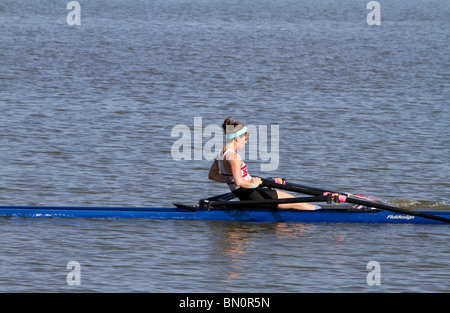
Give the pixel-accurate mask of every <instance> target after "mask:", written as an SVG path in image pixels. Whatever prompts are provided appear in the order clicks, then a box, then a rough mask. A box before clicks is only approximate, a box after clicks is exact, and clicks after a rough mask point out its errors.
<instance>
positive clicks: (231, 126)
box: [208, 117, 320, 210]
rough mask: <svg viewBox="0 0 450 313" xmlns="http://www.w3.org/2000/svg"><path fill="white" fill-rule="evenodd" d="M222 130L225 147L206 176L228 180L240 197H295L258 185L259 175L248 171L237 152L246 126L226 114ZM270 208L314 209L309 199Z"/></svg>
mask: <svg viewBox="0 0 450 313" xmlns="http://www.w3.org/2000/svg"><path fill="white" fill-rule="evenodd" d="M222 127H223V130H224V132H225V136H226V138H227V140H226V145H225V147H224V148H223V149H222V150H221V151H220V152H219V154H218V155H217V157H216V159H215V160H214V163H213V164H212V166H211V169H210V170H209V175H208V177H209V179H212V180H215V181H218V182H221V183H227V184H228V187H229V188H230V190H231V191H232V192H233V194H234V195H235V196H237V197H238V198H239V199H240V200H263V199H284V198H294V196H293V195H291V194H288V193H286V192H283V191H279V190H275V189H269V188H262V187H260V186H259V185H260V182H261V179H260V178H259V177H252V176H250V174H249V173H248V169H247V165H246V164H245V163H244V161H243V160H242V158H241V156H240V155H239V154H238V153H237V152H236V151H237V150H242V149H244V146H245V144H246V143H247V138H248V131H247V127H245V125H244V124H243V123H241V122H234V121H232V120H231V117H227V118H226V119H225V121H224V122H223V125H222ZM270 207H271V208H278V209H297V210H316V209H317V208H320V207H316V206H315V205H312V204H309V203H286V204H275V205H271V206H270Z"/></svg>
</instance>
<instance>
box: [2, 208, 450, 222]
mask: <svg viewBox="0 0 450 313" xmlns="http://www.w3.org/2000/svg"><path fill="white" fill-rule="evenodd" d="M420 212H423V213H428V214H433V215H438V216H442V217H446V218H450V211H420ZM0 216H3V217H72V218H102V219H105V218H116V219H123V218H144V219H151V220H215V221H240V222H302V223H393V224H446V223H444V222H440V221H434V220H430V219H426V218H421V217H417V216H411V215H404V214H397V213H391V212H388V211H382V210H373V209H367V210H357V209H351V208H335V207H328V206H325V207H323V208H322V209H321V210H316V211H298V210H264V209H236V210H235V209H211V210H208V209H194V207H192V209H188V207H187V209H183V208H153V207H152V208H132V207H30V206H0ZM447 225H448V224H447Z"/></svg>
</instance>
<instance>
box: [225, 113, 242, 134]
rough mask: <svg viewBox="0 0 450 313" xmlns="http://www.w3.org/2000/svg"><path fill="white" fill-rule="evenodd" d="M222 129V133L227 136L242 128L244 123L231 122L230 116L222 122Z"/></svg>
mask: <svg viewBox="0 0 450 313" xmlns="http://www.w3.org/2000/svg"><path fill="white" fill-rule="evenodd" d="M222 128H223V131H224V132H225V135H229V134H232V133H235V132H237V131H239V130H241V129H242V128H244V123H242V122H239V121H233V120H232V119H231V116H228V117H227V118H226V119H225V121H223V124H222Z"/></svg>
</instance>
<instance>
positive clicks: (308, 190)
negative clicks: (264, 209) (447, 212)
mask: <svg viewBox="0 0 450 313" xmlns="http://www.w3.org/2000/svg"><path fill="white" fill-rule="evenodd" d="M261 181H262V185H263V186H267V187H273V188H278V189H282V190H287V191H294V192H299V193H303V194H307V195H313V196H319V195H325V194H330V193H331V192H330V191H326V190H325V189H321V188H313V187H307V186H302V185H297V184H291V183H286V182H285V181H284V180H283V181H282V182H281V184H280V183H275V182H274V181H273V180H269V179H262V180H261ZM332 194H335V195H336V197H335V199H336V200H337V201H339V202H347V203H353V204H358V205H363V206H368V207H372V208H377V209H381V210H386V211H390V212H395V213H400V214H406V215H412V216H417V217H422V218H428V219H430V220H436V221H441V222H445V223H450V219H449V218H445V217H442V216H436V215H431V214H426V213H423V212H417V211H411V210H407V209H402V208H399V207H394V206H391V205H387V204H382V203H377V202H373V201H368V200H363V199H357V198H354V197H352V195H350V194H346V193H339V192H333V193H332Z"/></svg>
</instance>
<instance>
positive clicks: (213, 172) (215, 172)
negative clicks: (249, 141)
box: [208, 160, 226, 183]
mask: <svg viewBox="0 0 450 313" xmlns="http://www.w3.org/2000/svg"><path fill="white" fill-rule="evenodd" d="M208 178H209V179H211V180H215V181H217V182H219V183H226V181H225V177H223V176H222V175H221V174H220V173H219V162H217V160H214V162H213V164H212V165H211V168H210V169H209V174H208Z"/></svg>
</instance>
